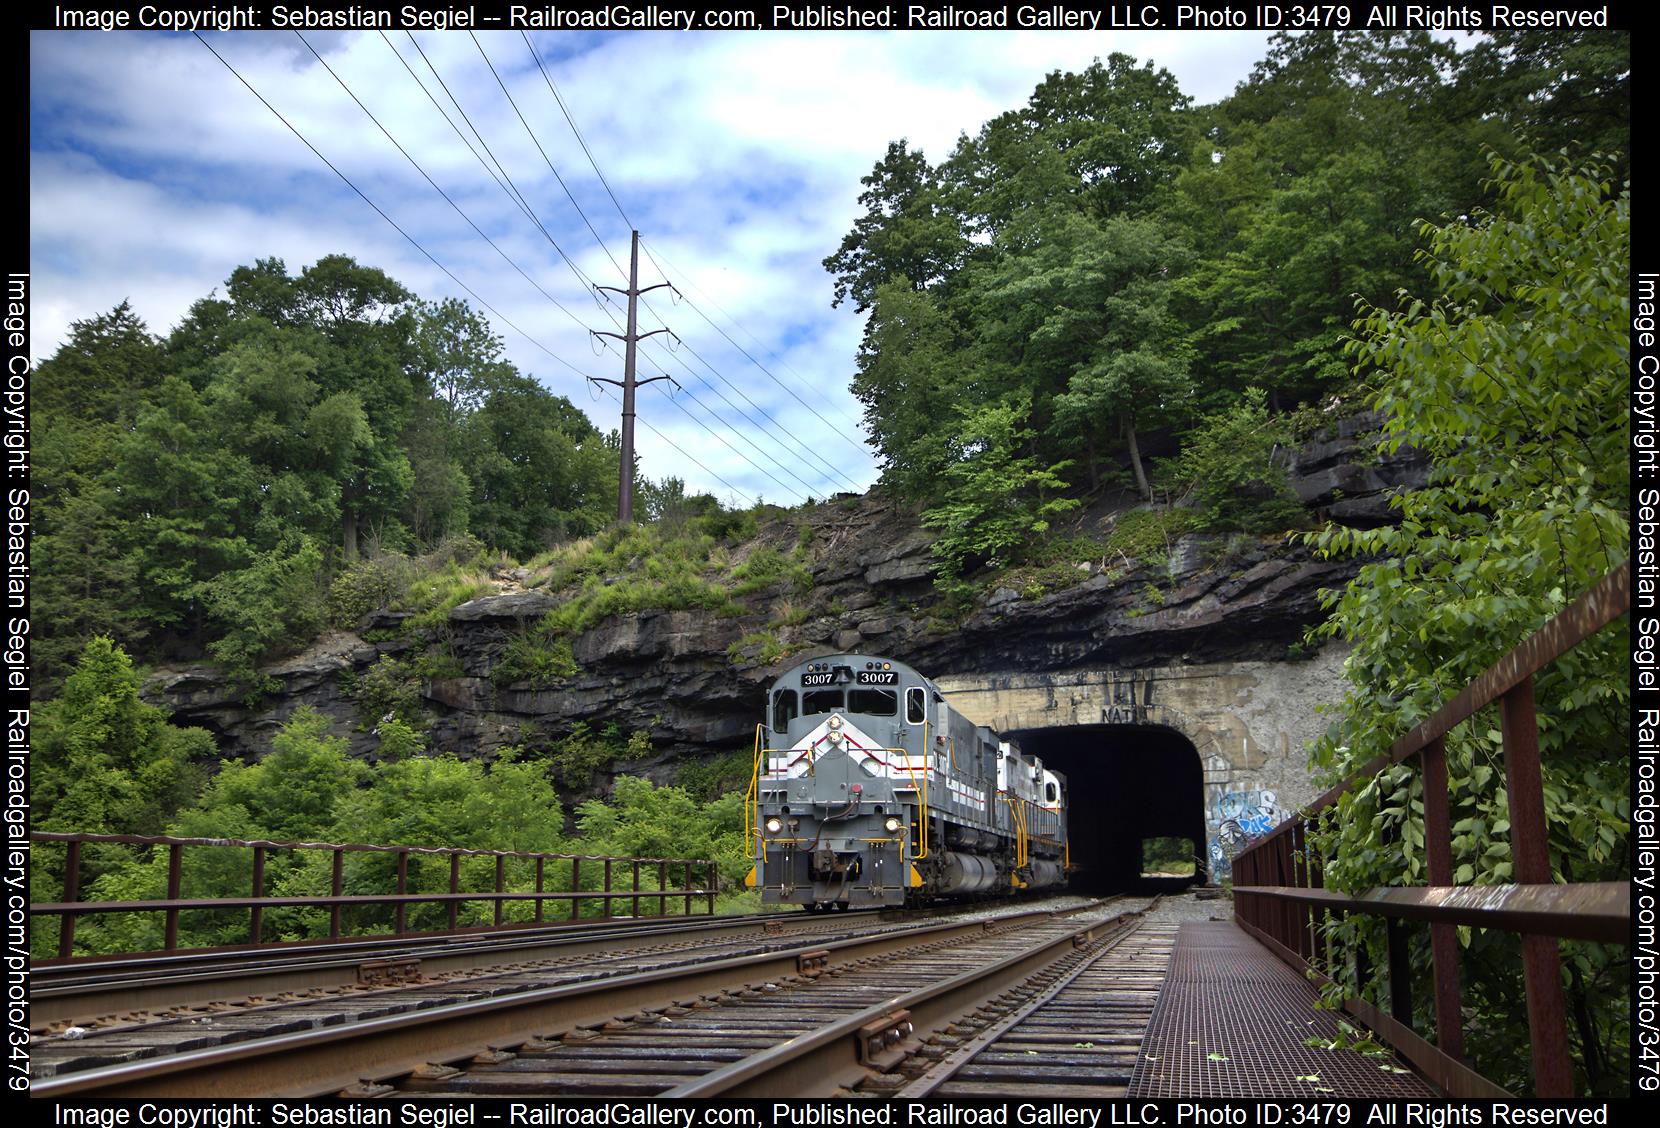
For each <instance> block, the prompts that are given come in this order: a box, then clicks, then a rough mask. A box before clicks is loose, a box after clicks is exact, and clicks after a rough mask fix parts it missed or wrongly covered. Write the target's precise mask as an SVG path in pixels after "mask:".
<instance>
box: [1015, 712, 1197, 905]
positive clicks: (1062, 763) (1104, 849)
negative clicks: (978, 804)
mask: <svg viewBox="0 0 1660 1128" xmlns="http://www.w3.org/2000/svg"><path fill="white" fill-rule="evenodd" d="M1005 738H1006V739H1009V740H1012V741H1014V742H1015V743H1016V744H1018V745H1019V746H1020V749H1021V751H1023V752H1025V753H1026V754H1027V755H1029V756H1038V757H1040V758H1041V759H1042V760H1043V762H1044V764H1045V765H1046V766H1048V767H1049V768H1051V769H1053V770H1055V771H1058V772H1060V773H1061V774H1062V775H1064V776H1065V777H1066V782H1067V793H1068V796H1069V800H1068V802H1069V814H1068V827H1069V831H1070V834H1071V842H1072V864H1073V866H1074V871H1073V875H1072V882H1071V884H1072V888H1073V889H1075V890H1077V891H1079V892H1085V893H1122V892H1128V891H1150V890H1153V889H1168V888H1172V887H1179V886H1184V885H1188V884H1191V883H1193V882H1194V881H1204V880H1206V870H1207V869H1208V859H1207V858H1206V857H1205V853H1206V846H1207V838H1206V834H1205V810H1204V794H1205V792H1204V772H1203V769H1202V767H1201V765H1200V763H1199V753H1198V752H1197V751H1196V750H1195V749H1194V747H1193V744H1192V742H1191V741H1189V740H1188V739H1187V738H1186V737H1185V736H1183V735H1182V734H1181V733H1179V732H1177V731H1176V730H1174V729H1170V728H1165V727H1163V726H1161V725H1073V726H1068V727H1064V728H1044V729H1022V730H1019V731H1015V732H1011V733H1006V734H1005ZM1157 837H1172V838H1185V839H1188V840H1190V841H1191V842H1192V843H1193V844H1194V848H1195V853H1196V854H1198V855H1199V857H1198V859H1197V871H1196V874H1195V876H1194V877H1191V878H1182V879H1179V880H1177V879H1171V878H1165V879H1155V878H1144V877H1143V876H1142V865H1141V863H1142V842H1143V840H1144V839H1148V838H1157Z"/></svg>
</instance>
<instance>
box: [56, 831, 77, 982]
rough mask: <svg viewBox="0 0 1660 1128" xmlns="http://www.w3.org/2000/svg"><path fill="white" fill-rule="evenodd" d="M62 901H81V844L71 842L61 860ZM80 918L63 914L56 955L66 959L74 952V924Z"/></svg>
mask: <svg viewBox="0 0 1660 1128" xmlns="http://www.w3.org/2000/svg"><path fill="white" fill-rule="evenodd" d="M63 899H64V902H65V903H66V904H73V903H75V902H76V901H79V900H80V899H81V844H80V843H79V842H71V843H70V844H69V850H68V852H67V853H66V855H65V857H64V860H63ZM79 919H80V918H79V917H77V916H76V915H75V914H74V913H65V914H64V916H63V922H62V923H61V924H60V925H59V926H58V929H59V930H58V955H59V956H60V957H61V958H63V959H68V958H69V957H70V956H71V955H73V954H74V950H75V922H76V921H77V920H79Z"/></svg>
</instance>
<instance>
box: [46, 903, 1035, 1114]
mask: <svg viewBox="0 0 1660 1128" xmlns="http://www.w3.org/2000/svg"><path fill="white" fill-rule="evenodd" d="M794 916H795V917H796V918H797V919H798V920H801V921H802V923H801V924H800V925H798V926H797V928H795V929H793V930H792V929H787V928H784V927H783V925H782V924H781V922H763V923H760V924H756V923H748V924H746V925H734V926H732V927H733V928H736V929H737V932H736V933H735V934H733V933H731V932H730V931H729V930H727V929H717V930H714V931H713V932H710V933H709V934H706V935H704V936H702V937H700V938H698V939H695V940H690V939H684V938H682V939H680V940H668V939H665V940H663V941H662V942H660V943H656V944H648V945H643V946H638V947H633V948H630V949H628V950H627V951H624V952H616V951H609V952H605V953H603V954H602V953H596V952H593V951H591V950H589V948H590V944H589V943H587V942H585V943H584V944H583V945H582V947H583V951H582V952H581V953H579V954H569V953H567V954H565V955H563V956H562V957H560V958H558V959H538V960H530V961H520V962H516V963H514V964H509V965H505V966H496V967H493V968H490V969H488V970H466V971H460V972H452V973H445V974H433V973H432V972H431V969H429V968H427V967H426V961H425V960H424V959H423V960H422V962H421V964H419V965H417V966H415V967H413V968H412V969H411V978H410V980H409V981H408V982H403V983H396V982H391V983H387V984H384V985H376V984H355V985H353V986H350V987H340V988H328V989H317V990H313V991H310V992H303V993H300V994H299V995H296V996H295V997H292V998H286V999H277V1000H269V999H262V998H254V999H242V1000H239V1001H238V1002H237V1003H235V1004H216V1005H213V1006H212V1007H211V1008H208V1009H207V1011H206V1013H198V1012H196V1011H189V1012H185V1014H183V1015H172V1016H169V1017H167V1018H164V1019H161V1020H159V1021H158V1020H154V1019H144V1018H142V1017H141V1018H139V1019H137V1020H135V1021H133V1022H130V1023H126V1024H113V1025H109V1026H106V1027H101V1028H99V1029H96V1030H94V1031H92V1032H91V1033H89V1034H87V1035H85V1036H84V1037H79V1038H65V1037H59V1038H49V1039H45V1040H43V1041H42V1042H40V1043H38V1044H37V1045H36V1047H35V1063H36V1069H37V1073H36V1078H37V1081H36V1085H35V1087H34V1092H35V1094H36V1095H40V1096H52V1095H71V1094H76V1095H88V1096H91V1095H99V1096H173V1097H183V1096H205V1097H225V1096H256V1095H281V1096H307V1095H320V1094H326V1093H332V1092H338V1091H341V1090H343V1089H349V1088H351V1087H352V1086H354V1085H355V1084H356V1083H357V1082H358V1081H359V1080H360V1079H364V1078H368V1079H370V1080H371V1081H378V1080H380V1079H384V1078H396V1077H401V1076H406V1075H411V1074H419V1073H421V1071H423V1070H425V1071H426V1072H427V1073H431V1072H433V1071H434V1069H435V1068H437V1067H440V1066H441V1067H442V1068H443V1069H449V1068H452V1067H451V1066H450V1065H449V1064H448V1063H450V1062H453V1061H457V1060H466V1059H468V1058H470V1057H472V1056H474V1055H476V1054H479V1053H484V1054H486V1055H490V1054H494V1053H496V1052H498V1050H499V1047H501V1046H504V1045H522V1044H527V1043H533V1042H534V1041H535V1037H534V1036H535V1035H537V1034H538V1033H545V1032H548V1031H554V1030H563V1031H565V1032H567V1033H574V1032H575V1031H576V1030H578V1029H579V1028H580V1027H581V1024H583V1023H587V1024H588V1025H589V1026H603V1025H604V1024H605V1023H606V1022H608V1021H614V1020H615V1019H616V1016H617V1015H618V1014H620V1013H624V1014H625V1013H628V1011H629V1008H647V1007H655V1008H656V1009H655V1012H653V1013H655V1014H657V1015H658V1018H657V1019H656V1020H655V1021H663V1020H664V1019H665V1018H666V1019H668V1020H672V1019H674V1018H675V1017H676V1016H675V1014H674V1013H673V1012H674V1010H675V1009H677V1008H675V1007H674V1006H673V1005H672V1004H673V1003H674V1002H675V1001H676V1000H681V1001H686V1002H691V1003H693V1004H694V1005H695V1006H701V1005H705V1000H704V996H705V995H708V994H711V993H713V994H715V995H719V994H720V993H721V992H725V991H729V990H731V989H734V988H741V987H742V985H743V984H744V983H745V982H751V981H753V982H758V983H763V984H764V983H766V982H773V983H774V984H777V983H779V982H790V983H794V982H799V981H800V980H801V979H802V978H804V977H805V978H809V979H810V978H812V977H813V976H815V975H817V974H818V973H819V971H820V970H821V969H822V968H823V967H824V966H825V965H827V964H828V963H829V962H830V961H831V960H835V961H836V962H837V963H841V962H843V961H851V960H853V959H854V958H855V957H854V955H853V952H854V951H858V952H859V953H861V954H860V955H859V956H858V957H856V958H859V959H864V958H867V957H879V956H882V955H885V954H888V953H892V952H896V951H902V950H905V949H907V948H909V947H910V946H911V945H913V944H915V943H917V942H918V940H919V939H922V938H931V939H932V940H941V939H945V938H946V937H948V936H952V935H964V934H969V933H974V934H978V935H984V934H985V933H986V930H987V928H988V927H989V928H993V929H995V930H996V931H998V932H1006V931H1009V930H1012V929H1017V928H1019V927H1021V926H1022V923H1024V922H1030V921H1032V920H1036V919H1042V920H1048V918H1049V916H1050V914H1049V913H1047V912H1042V913H1036V912H1028V913H1023V914H1015V915H1011V916H1009V917H1006V918H1002V921H1001V922H998V923H994V924H991V925H988V924H987V923H986V922H985V921H983V920H981V919H979V918H975V919H972V920H967V921H964V920H955V921H947V922H945V923H922V924H911V925H900V924H894V923H891V922H884V921H882V920H881V919H880V918H878V917H876V916H875V915H874V914H868V915H867V914H853V915H849V916H846V917H840V916H838V917H831V918H825V917H814V918H802V917H801V914H794ZM705 923H706V922H705ZM595 942H597V941H595ZM391 962H392V963H393V964H395V963H396V961H391ZM761 990H763V991H765V988H764V987H762V988H761ZM643 1021H653V1020H643ZM574 1036H575V1037H576V1038H577V1039H578V1040H581V1038H582V1037H583V1036H582V1035H581V1034H579V1033H575V1034H574ZM428 1067H433V1068H428ZM446 1076H447V1074H446Z"/></svg>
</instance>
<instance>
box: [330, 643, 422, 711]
mask: <svg viewBox="0 0 1660 1128" xmlns="http://www.w3.org/2000/svg"><path fill="white" fill-rule="evenodd" d="M346 696H348V697H350V698H351V699H352V701H353V702H354V703H355V704H356V705H357V715H358V727H359V728H362V729H373V728H375V727H376V726H377V725H379V724H381V723H382V722H384V721H387V720H393V719H396V720H400V721H403V722H404V723H405V724H410V725H419V724H420V723H421V679H420V676H419V675H418V674H416V672H415V671H414V669H413V667H412V664H411V663H410V662H408V661H405V660H402V659H398V658H393V657H392V656H391V655H389V654H382V655H381V656H380V657H379V658H378V659H376V661H375V664H374V665H373V666H370V667H369V668H368V669H367V670H366V671H364V673H363V676H362V677H360V678H358V679H357V680H356V681H355V682H354V683H352V684H351V686H350V687H349V689H348V690H347V692H346Z"/></svg>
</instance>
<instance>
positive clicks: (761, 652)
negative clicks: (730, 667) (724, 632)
mask: <svg viewBox="0 0 1660 1128" xmlns="http://www.w3.org/2000/svg"><path fill="white" fill-rule="evenodd" d="M752 650H753V651H754V653H753V655H749V652H750V651H752ZM787 653H789V650H788V649H787V648H786V647H785V646H784V644H783V642H781V641H780V640H779V638H778V636H777V635H776V634H775V633H773V632H772V631H771V630H765V631H751V632H750V633H749V634H746V635H744V636H743V637H742V638H739V639H738V640H737V641H735V642H733V643H732V644H731V645H729V646H728V647H727V648H726V656H727V657H728V658H730V659H731V660H732V661H733V662H734V663H743V664H745V665H748V664H749V662H746V661H745V656H746V655H749V656H750V658H751V659H752V660H753V662H754V663H755V664H757V665H762V666H770V665H772V664H773V663H774V662H776V661H778V660H779V659H780V658H782V657H784V655H785V654H787Z"/></svg>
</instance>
